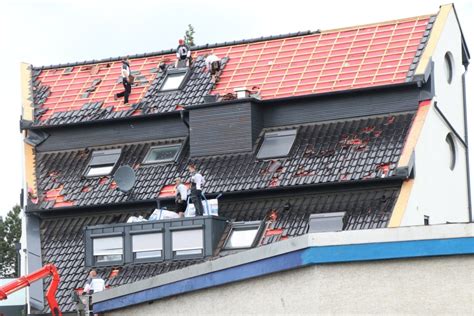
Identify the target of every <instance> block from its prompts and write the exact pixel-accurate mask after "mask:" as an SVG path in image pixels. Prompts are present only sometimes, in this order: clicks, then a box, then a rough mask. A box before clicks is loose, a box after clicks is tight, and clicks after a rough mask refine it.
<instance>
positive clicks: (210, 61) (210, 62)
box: [205, 54, 221, 83]
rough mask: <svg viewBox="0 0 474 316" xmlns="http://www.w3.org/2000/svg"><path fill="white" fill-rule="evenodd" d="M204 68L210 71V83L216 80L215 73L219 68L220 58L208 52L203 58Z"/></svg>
mask: <svg viewBox="0 0 474 316" xmlns="http://www.w3.org/2000/svg"><path fill="white" fill-rule="evenodd" d="M205 64H206V69H207V71H209V72H210V73H211V81H212V83H215V82H216V75H217V73H218V72H219V71H220V70H221V59H220V58H219V57H217V56H216V55H214V54H209V55H207V57H206V60H205Z"/></svg>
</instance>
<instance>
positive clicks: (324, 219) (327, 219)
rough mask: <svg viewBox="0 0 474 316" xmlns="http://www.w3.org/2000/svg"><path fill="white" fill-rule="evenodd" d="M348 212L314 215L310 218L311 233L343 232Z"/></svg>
mask: <svg viewBox="0 0 474 316" xmlns="http://www.w3.org/2000/svg"><path fill="white" fill-rule="evenodd" d="M344 215H346V212H337V213H323V214H312V215H311V216H310V217H309V233H322V232H335V231H341V230H342V228H343V227H344Z"/></svg>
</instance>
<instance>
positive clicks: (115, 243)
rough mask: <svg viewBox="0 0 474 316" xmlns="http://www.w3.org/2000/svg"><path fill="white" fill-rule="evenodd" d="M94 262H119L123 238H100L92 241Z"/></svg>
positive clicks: (121, 255) (121, 256)
mask: <svg viewBox="0 0 474 316" xmlns="http://www.w3.org/2000/svg"><path fill="white" fill-rule="evenodd" d="M93 255H94V258H95V262H97V263H103V262H111V261H121V260H122V258H123V237H122V236H114V237H100V238H94V239H93Z"/></svg>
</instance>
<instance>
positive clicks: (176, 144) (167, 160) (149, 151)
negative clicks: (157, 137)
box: [143, 143, 183, 164]
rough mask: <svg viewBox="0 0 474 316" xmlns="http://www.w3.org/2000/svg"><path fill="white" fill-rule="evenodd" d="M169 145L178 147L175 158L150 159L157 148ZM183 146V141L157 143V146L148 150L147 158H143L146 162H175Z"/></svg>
mask: <svg viewBox="0 0 474 316" xmlns="http://www.w3.org/2000/svg"><path fill="white" fill-rule="evenodd" d="M167 147H177V148H178V149H177V150H176V153H175V155H174V157H173V158H168V159H158V160H148V159H149V157H150V155H151V153H152V152H153V150H155V149H161V148H167ZM182 147H183V144H182V143H174V144H167V145H157V146H152V147H150V149H149V150H148V152H147V154H146V155H145V158H144V159H143V163H144V164H158V163H167V162H174V161H176V158H178V156H179V154H180V152H181V148H182Z"/></svg>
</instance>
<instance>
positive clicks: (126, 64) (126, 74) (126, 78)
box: [114, 58, 132, 104]
mask: <svg viewBox="0 0 474 316" xmlns="http://www.w3.org/2000/svg"><path fill="white" fill-rule="evenodd" d="M121 75H122V83H123V88H124V90H123V91H122V92H120V93H117V94H116V95H114V100H117V99H118V98H121V97H123V103H124V104H127V103H128V97H129V96H130V93H132V82H130V79H131V78H132V76H131V71H130V60H129V59H128V58H124V59H122V71H121Z"/></svg>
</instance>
